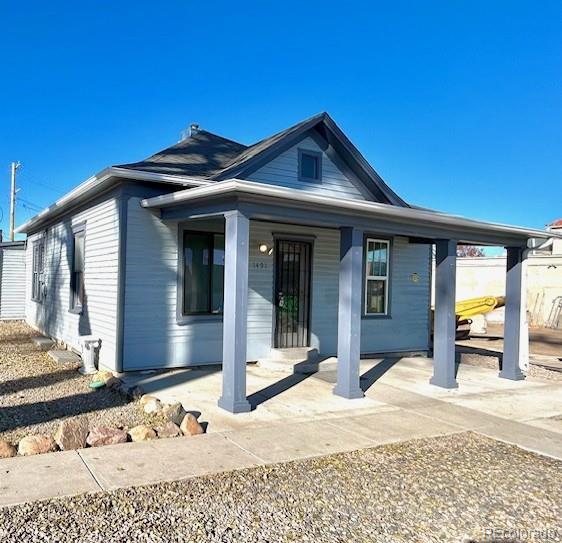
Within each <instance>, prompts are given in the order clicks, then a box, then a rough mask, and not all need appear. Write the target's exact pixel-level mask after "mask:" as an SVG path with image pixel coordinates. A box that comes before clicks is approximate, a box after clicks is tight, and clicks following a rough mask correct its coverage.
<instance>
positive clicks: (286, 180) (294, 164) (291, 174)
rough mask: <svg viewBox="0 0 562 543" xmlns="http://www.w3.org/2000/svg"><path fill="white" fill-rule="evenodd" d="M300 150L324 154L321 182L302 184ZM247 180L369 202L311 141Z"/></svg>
mask: <svg viewBox="0 0 562 543" xmlns="http://www.w3.org/2000/svg"><path fill="white" fill-rule="evenodd" d="M299 149H305V150H308V151H315V152H317V153H322V180H321V182H318V183H316V182H313V181H299V179H298V162H299V159H298V157H299V152H298V150H299ZM247 179H248V180H249V181H257V182H260V183H267V184H269V185H280V186H282V187H287V188H290V189H295V190H306V191H307V192H313V193H316V194H322V195H324V196H333V197H335V198H352V199H359V200H365V199H366V198H365V197H364V196H363V194H362V193H361V191H360V190H359V189H358V188H357V187H356V186H355V185H354V184H353V183H352V182H351V181H350V180H349V179H348V178H347V177H346V176H345V175H344V174H343V173H342V172H341V171H340V170H339V169H338V167H337V166H336V165H335V164H334V163H333V162H332V161H331V160H330V159H329V158H328V157H327V156H326V153H323V152H322V149H320V147H319V146H318V144H317V143H316V142H315V141H314V140H313V139H312V138H310V137H309V138H306V139H304V140H303V141H302V142H300V143H299V144H298V145H295V146H294V147H291V148H290V149H289V150H288V151H285V152H284V153H281V154H280V155H279V156H278V157H276V158H274V159H273V160H272V161H271V162H269V163H268V164H266V165H265V166H263V167H261V168H260V169H258V170H256V171H255V172H254V173H252V174H250V175H248V176H247Z"/></svg>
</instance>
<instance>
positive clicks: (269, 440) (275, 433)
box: [224, 421, 372, 463]
mask: <svg viewBox="0 0 562 543" xmlns="http://www.w3.org/2000/svg"><path fill="white" fill-rule="evenodd" d="M224 435H225V436H226V437H228V439H230V440H231V441H232V442H234V443H236V444H237V445H239V446H240V447H242V448H243V449H245V450H247V451H249V452H251V453H252V454H254V455H256V456H258V457H259V458H261V459H263V461H264V462H267V463H272V462H286V461H289V460H297V459H301V458H308V457H311V456H319V455H325V454H330V453H334V452H343V451H350V450H355V449H360V448H362V447H368V446H370V445H372V442H371V440H370V439H369V438H367V437H365V436H361V435H358V434H355V435H354V434H350V433H347V432H341V431H339V430H338V429H337V427H335V426H334V425H333V424H331V423H327V422H325V421H309V422H297V423H284V424H283V423H278V424H275V425H272V426H268V427H266V428H256V429H246V430H239V431H237V432H227V433H225V434H224Z"/></svg>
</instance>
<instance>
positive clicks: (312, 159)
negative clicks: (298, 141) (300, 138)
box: [299, 149, 322, 183]
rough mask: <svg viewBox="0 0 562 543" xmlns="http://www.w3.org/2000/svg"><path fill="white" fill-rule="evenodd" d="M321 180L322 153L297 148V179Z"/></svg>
mask: <svg viewBox="0 0 562 543" xmlns="http://www.w3.org/2000/svg"><path fill="white" fill-rule="evenodd" d="M321 180H322V153H316V152H314V151H305V150H304V149H299V181H314V182H316V183H318V182H320V181H321Z"/></svg>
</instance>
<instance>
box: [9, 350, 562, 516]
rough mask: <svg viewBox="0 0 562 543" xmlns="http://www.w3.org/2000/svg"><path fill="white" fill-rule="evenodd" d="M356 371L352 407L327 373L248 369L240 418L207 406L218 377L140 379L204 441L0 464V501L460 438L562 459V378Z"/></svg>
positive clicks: (386, 367) (369, 366) (419, 368)
mask: <svg viewBox="0 0 562 543" xmlns="http://www.w3.org/2000/svg"><path fill="white" fill-rule="evenodd" d="M362 370H363V379H362V386H363V388H364V390H365V391H366V396H365V398H363V399H360V400H353V401H348V400H343V399H341V398H337V397H335V396H333V395H332V388H333V381H334V378H335V376H334V375H333V374H332V372H322V373H318V374H316V376H310V377H307V378H304V377H303V376H292V375H288V374H283V373H282V372H281V373H278V374H276V373H275V372H271V371H266V370H264V369H263V368H258V367H253V368H251V369H250V370H249V372H248V373H249V378H248V386H249V389H250V394H251V397H252V402H253V403H254V405H256V410H255V411H253V412H252V413H249V414H245V415H236V416H234V415H229V414H228V413H224V412H222V411H221V410H218V409H211V406H212V405H213V397H212V395H213V394H216V395H218V393H219V391H220V373H218V372H217V373H215V372H213V371H209V372H200V373H199V374H195V375H194V372H185V371H184V372H175V373H174V374H164V376H162V375H154V374H153V375H145V376H142V377H140V378H141V379H143V380H144V381H145V383H144V385H145V387H146V388H147V389H148V388H149V387H148V385H149V383H150V382H152V383H153V390H152V391H151V392H152V393H156V394H157V395H159V396H161V397H162V399H165V400H171V399H178V398H180V397H182V395H183V397H182V398H181V399H182V401H183V403H184V405H185V407H186V408H193V407H195V406H197V407H199V406H200V405H201V406H202V408H201V411H202V412H203V416H202V419H203V420H205V421H207V422H208V423H209V426H208V430H209V433H208V434H206V435H202V436H197V437H188V438H175V439H168V440H160V441H158V440H157V441H152V442H146V443H128V444H124V445H113V446H108V447H101V448H93V449H83V450H80V451H68V452H59V453H52V454H46V455H41V456H35V457H16V458H9V459H5V460H0V505H10V504H16V503H22V502H27V501H33V500H37V499H45V498H50V497H56V496H69V495H76V494H81V493H84V492H94V491H100V490H112V489H117V488H122V487H129V486H136V485H144V484H150V483H156V482H160V481H169V480H178V479H184V478H189V477H196V476H200V475H206V474H212V473H217V472H221V471H228V470H234V469H243V468H248V467H253V466H259V465H264V464H269V463H275V462H285V461H291V460H298V459H302V458H308V457H313V456H320V455H326V454H331V453H336V452H344V451H349V450H354V449H360V448H364V447H372V446H376V445H381V444H385V443H391V442H397V441H404V440H409V439H415V438H423V437H433V436H439V435H446V434H451V433H456V432H463V431H467V430H472V431H477V432H479V433H482V434H484V435H487V436H489V437H492V438H495V439H499V440H502V441H506V442H509V443H513V444H516V445H519V446H521V447H524V448H527V449H530V450H533V451H536V452H539V453H541V454H545V455H549V456H553V457H555V458H559V459H562V382H557V383H555V382H548V381H540V380H526V381H517V382H513V381H506V380H504V379H499V378H498V377H497V372H495V371H493V370H489V369H484V368H478V367H473V366H468V365H461V366H460V368H459V373H458V381H459V385H460V386H459V389H457V390H443V389H439V388H437V387H434V386H431V385H429V384H428V379H429V375H430V374H431V361H429V360H426V359H423V358H412V359H402V360H400V361H398V362H397V361H395V360H391V359H388V360H382V361H381V360H369V361H364V362H363V363H362ZM198 371H200V370H198ZM176 374H177V375H176ZM163 379H166V383H167V386H166V387H163V386H162V380H163ZM217 379H218V384H217V383H216V381H217ZM158 387H159V388H158ZM191 391H193V393H191ZM199 398H202V401H199ZM203 404H204V405H203Z"/></svg>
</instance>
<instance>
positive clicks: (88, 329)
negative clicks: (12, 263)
mask: <svg viewBox="0 0 562 543" xmlns="http://www.w3.org/2000/svg"><path fill="white" fill-rule="evenodd" d="M84 222H85V223H86V234H85V271H84V284H85V294H86V303H85V309H84V311H83V313H82V315H77V314H74V313H71V312H70V311H69V308H70V262H69V259H70V258H71V255H72V252H71V251H72V243H73V231H72V227H73V225H77V224H80V223H84ZM42 235H43V236H44V240H45V276H44V277H45V285H46V296H45V298H44V300H43V302H42V303H38V302H35V301H33V300H32V299H31V277H32V259H33V242H34V241H36V240H37V239H39V238H40V237H41V236H42ZM118 252H119V212H118V201H117V199H116V197H114V196H112V197H108V198H107V199H106V200H104V201H102V202H100V203H98V204H97V205H93V206H92V207H90V208H89V209H86V210H84V211H80V212H78V213H74V214H72V215H70V216H68V217H66V218H64V219H63V220H61V221H59V222H56V223H54V224H52V225H50V226H49V227H48V228H46V229H45V230H43V231H41V232H38V233H35V234H33V235H31V236H29V238H28V244H27V266H26V319H27V322H28V323H29V324H30V325H32V326H34V327H35V328H37V329H38V330H40V331H41V332H43V333H44V334H46V335H48V336H50V337H53V338H55V339H57V340H59V341H62V342H64V343H66V344H67V345H68V346H70V347H71V348H72V349H74V350H76V351H77V352H81V351H82V347H81V345H80V337H81V336H85V335H93V336H95V337H98V338H101V340H102V346H101V349H100V358H99V362H100V364H101V365H103V366H106V367H108V368H114V367H115V351H116V330H117V282H118V281H117V270H118Z"/></svg>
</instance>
